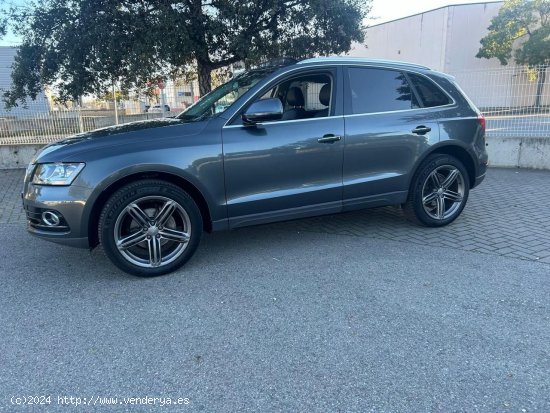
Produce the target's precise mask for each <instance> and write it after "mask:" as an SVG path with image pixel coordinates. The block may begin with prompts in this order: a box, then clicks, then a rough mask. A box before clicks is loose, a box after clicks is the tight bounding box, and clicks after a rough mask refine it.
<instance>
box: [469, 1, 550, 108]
mask: <svg viewBox="0 0 550 413" xmlns="http://www.w3.org/2000/svg"><path fill="white" fill-rule="evenodd" d="M488 30H489V33H488V34H487V35H486V36H485V37H484V38H483V39H481V48H480V49H479V52H478V53H477V55H476V57H478V58H485V59H490V58H493V57H496V58H497V59H498V60H499V61H500V63H501V64H502V65H507V64H508V61H509V60H511V59H512V58H513V59H514V60H515V62H516V63H517V64H521V65H527V66H529V67H530V68H534V69H535V70H536V73H537V95H536V99H535V106H536V107H539V106H540V105H541V100H542V94H543V88H544V82H545V80H546V66H547V65H548V64H550V0H506V1H505V2H504V4H503V6H502V7H501V8H500V10H499V12H498V15H496V16H495V17H493V19H492V20H491V25H490V26H489V27H488ZM516 45H517V48H516V49H515V50H514V46H516Z"/></svg>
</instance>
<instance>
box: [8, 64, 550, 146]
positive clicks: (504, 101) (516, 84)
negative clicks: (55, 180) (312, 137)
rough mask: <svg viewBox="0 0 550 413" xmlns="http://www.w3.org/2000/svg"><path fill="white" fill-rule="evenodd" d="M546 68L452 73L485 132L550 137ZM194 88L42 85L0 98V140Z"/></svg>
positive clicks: (132, 108) (165, 100) (115, 118)
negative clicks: (73, 90) (69, 90)
mask: <svg viewBox="0 0 550 413" xmlns="http://www.w3.org/2000/svg"><path fill="white" fill-rule="evenodd" d="M549 71H550V70H548V66H540V67H535V68H526V67H519V66H512V67H500V68H496V69H487V70H469V71H461V72H456V73H451V74H452V75H454V76H455V77H456V79H457V81H458V83H459V84H460V85H461V87H462V88H463V89H464V91H465V92H466V93H467V94H468V96H469V97H470V98H471V100H472V101H473V102H474V103H475V104H476V105H477V106H478V107H479V108H480V109H481V110H482V112H483V113H484V114H485V116H486V118H487V136H488V137H489V138H490V137H522V138H523V137H549V138H550V84H549V83H550V74H549V73H548V72H549ZM544 76H545V77H544ZM541 79H542V81H541ZM194 90H197V87H196V86H195V87H193V85H179V86H176V85H174V84H171V85H167V87H166V88H165V89H162V90H160V89H157V90H156V91H153V94H152V95H151V94H149V95H147V96H145V95H143V96H140V95H132V96H125V97H119V98H118V99H117V100H116V101H115V100H113V99H111V100H101V99H97V98H95V97H93V96H88V97H84V98H82V101H81V102H80V103H79V104H78V105H77V104H70V105H66V106H64V105H59V104H56V103H55V101H54V100H53V99H51V98H50V97H49V94H48V92H47V91H45V93H44V94H42V95H40V96H39V97H38V99H37V100H35V101H30V102H29V103H28V106H27V107H16V108H13V109H11V110H5V109H4V108H3V105H2V104H1V103H0V145H13V144H46V143H49V142H52V141H55V140H57V139H60V138H63V137H66V136H69V135H73V134H76V133H80V132H86V131H90V130H93V129H97V128H101V127H106V126H111V125H116V124H122V123H127V122H132V121H137V120H145V119H152V118H158V117H162V116H173V115H175V114H177V113H180V112H181V111H182V110H184V109H185V108H186V107H187V106H189V105H190V104H192V103H193V101H195V100H196V99H197V96H195V93H194ZM117 94H119V93H114V96H117ZM111 96H112V95H111ZM537 96H538V98H537Z"/></svg>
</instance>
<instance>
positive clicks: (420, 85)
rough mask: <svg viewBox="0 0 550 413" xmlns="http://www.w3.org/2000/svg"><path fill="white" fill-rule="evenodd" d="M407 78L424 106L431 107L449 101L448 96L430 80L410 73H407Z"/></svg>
mask: <svg viewBox="0 0 550 413" xmlns="http://www.w3.org/2000/svg"><path fill="white" fill-rule="evenodd" d="M409 78H410V79H411V82H412V84H413V86H414V88H415V89H416V91H417V93H418V95H419V96H420V99H422V102H423V103H424V106H425V107H427V108H431V107H434V106H443V105H448V104H449V103H451V100H450V99H449V97H448V96H447V95H446V94H445V93H443V91H442V90H441V89H440V88H439V87H438V86H437V85H436V84H435V83H434V82H432V81H431V80H429V79H427V78H425V77H424V76H419V75H415V74H412V73H409Z"/></svg>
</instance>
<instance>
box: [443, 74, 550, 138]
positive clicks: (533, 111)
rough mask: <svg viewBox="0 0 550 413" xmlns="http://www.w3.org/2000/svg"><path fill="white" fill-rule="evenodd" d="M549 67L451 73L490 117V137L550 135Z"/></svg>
mask: <svg viewBox="0 0 550 413" xmlns="http://www.w3.org/2000/svg"><path fill="white" fill-rule="evenodd" d="M548 67H549V66H536V67H532V68H528V67H525V66H510V67H507V66H504V67H499V68H496V69H484V70H465V71H460V72H456V73H451V74H452V75H453V76H455V77H456V80H457V82H458V83H459V84H460V86H461V87H462V89H464V91H465V92H466V94H467V95H468V97H469V98H470V99H471V100H472V101H473V102H474V103H475V104H476V106H477V107H478V108H480V109H481V111H482V112H483V114H484V115H485V117H486V118H487V137H518V138H538V137H549V138H550V73H549V72H550V70H549V69H548Z"/></svg>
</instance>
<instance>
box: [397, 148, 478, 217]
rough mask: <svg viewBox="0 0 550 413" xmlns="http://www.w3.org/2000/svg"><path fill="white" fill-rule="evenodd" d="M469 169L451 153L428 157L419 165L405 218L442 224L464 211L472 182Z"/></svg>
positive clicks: (406, 207) (406, 204) (406, 205)
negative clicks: (469, 177)
mask: <svg viewBox="0 0 550 413" xmlns="http://www.w3.org/2000/svg"><path fill="white" fill-rule="evenodd" d="M469 182H470V181H469V179H468V172H467V171H466V168H465V167H464V165H463V164H462V162H460V161H459V160H458V159H456V158H455V157H453V156H450V155H442V154H435V155H431V156H429V157H428V158H427V159H426V160H425V161H424V162H423V163H422V164H421V165H420V167H419V168H418V171H417V173H416V174H415V176H414V178H413V181H412V183H411V188H410V191H409V197H408V199H407V202H406V203H405V204H404V207H403V210H404V211H405V215H406V217H407V218H408V219H409V220H411V221H413V222H415V223H417V224H421V225H425V226H429V227H440V226H444V225H447V224H450V223H451V222H453V221H454V220H455V219H456V218H458V216H459V215H460V214H461V213H462V210H463V209H464V206H465V205H466V201H467V200H468V194H469V191H470V184H469Z"/></svg>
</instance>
